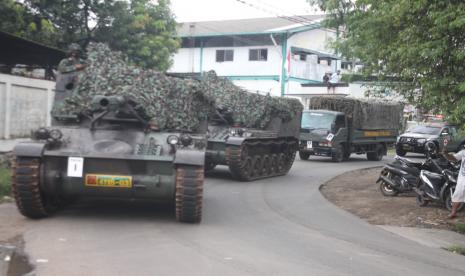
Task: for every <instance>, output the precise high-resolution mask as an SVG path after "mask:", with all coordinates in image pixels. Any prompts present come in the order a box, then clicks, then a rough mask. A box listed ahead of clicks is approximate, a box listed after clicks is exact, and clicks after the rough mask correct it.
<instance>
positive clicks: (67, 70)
mask: <svg viewBox="0 0 465 276" xmlns="http://www.w3.org/2000/svg"><path fill="white" fill-rule="evenodd" d="M81 56H82V49H81V46H79V45H78V44H77V43H71V44H70V45H69V46H68V52H67V57H66V58H64V59H62V60H61V61H60V63H59V64H58V75H57V79H56V87H55V103H58V102H61V101H63V99H65V98H66V97H68V96H70V95H71V90H72V89H73V86H74V83H75V81H76V78H77V74H78V73H79V71H81V70H83V69H84V68H86V64H85V62H84V60H83V59H82V58H81Z"/></svg>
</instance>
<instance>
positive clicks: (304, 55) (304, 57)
mask: <svg viewBox="0 0 465 276" xmlns="http://www.w3.org/2000/svg"><path fill="white" fill-rule="evenodd" d="M299 59H300V60H301V61H307V55H306V54H300V55H299Z"/></svg>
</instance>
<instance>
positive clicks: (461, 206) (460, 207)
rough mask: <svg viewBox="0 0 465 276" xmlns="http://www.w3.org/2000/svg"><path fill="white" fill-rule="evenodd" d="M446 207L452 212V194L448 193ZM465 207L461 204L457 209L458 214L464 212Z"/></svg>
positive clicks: (445, 201)
mask: <svg viewBox="0 0 465 276" xmlns="http://www.w3.org/2000/svg"><path fill="white" fill-rule="evenodd" d="M444 205H445V207H446V209H447V210H449V211H452V196H451V195H450V193H447V196H446V199H445V200H444ZM464 206H465V204H463V203H460V206H459V208H458V209H457V212H460V211H462V209H463V207H464Z"/></svg>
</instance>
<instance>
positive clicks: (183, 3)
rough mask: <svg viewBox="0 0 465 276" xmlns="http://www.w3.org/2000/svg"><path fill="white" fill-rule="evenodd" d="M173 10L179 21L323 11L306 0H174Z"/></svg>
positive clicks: (288, 14)
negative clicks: (316, 8) (317, 9)
mask: <svg viewBox="0 0 465 276" xmlns="http://www.w3.org/2000/svg"><path fill="white" fill-rule="evenodd" d="M244 3H246V4H244ZM171 10H172V11H173V12H174V14H175V15H176V21H178V22H196V21H210V20H230V19H244V18H258V17H276V16H292V15H304V14H315V13H318V14H321V12H318V11H316V10H315V8H314V7H311V6H310V5H309V4H308V3H307V1H306V0H171Z"/></svg>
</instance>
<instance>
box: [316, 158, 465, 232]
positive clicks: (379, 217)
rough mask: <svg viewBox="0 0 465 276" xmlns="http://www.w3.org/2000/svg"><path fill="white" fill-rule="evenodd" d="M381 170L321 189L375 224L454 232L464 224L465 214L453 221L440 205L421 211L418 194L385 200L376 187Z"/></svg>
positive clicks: (353, 175) (334, 181)
mask: <svg viewBox="0 0 465 276" xmlns="http://www.w3.org/2000/svg"><path fill="white" fill-rule="evenodd" d="M380 171H381V167H379V168H371V169H363V170H358V171H352V172H347V173H345V174H342V175H339V176H337V177H335V178H333V179H332V180H330V181H329V182H327V183H325V184H324V185H323V186H321V192H322V194H323V195H324V196H325V197H326V198H327V199H328V200H329V201H331V202H332V203H334V204H335V205H337V206H339V207H340V208H342V209H345V210H347V211H349V212H351V213H353V214H355V215H357V216H359V217H360V218H362V219H365V220H366V221H368V222H369V223H371V224H378V225H393V226H414V227H423V228H439V229H449V230H453V229H454V223H455V222H457V221H460V222H463V221H464V219H465V212H463V211H462V212H460V213H459V216H458V219H456V220H449V219H447V215H448V214H449V211H448V210H447V209H445V208H443V207H442V206H440V205H439V204H435V203H430V204H428V205H427V206H426V207H419V206H418V205H417V204H416V202H415V193H414V192H412V193H410V194H400V195H398V196H395V197H386V196H383V195H382V194H381V192H380V190H379V185H378V184H376V180H377V179H378V176H379V173H380Z"/></svg>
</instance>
